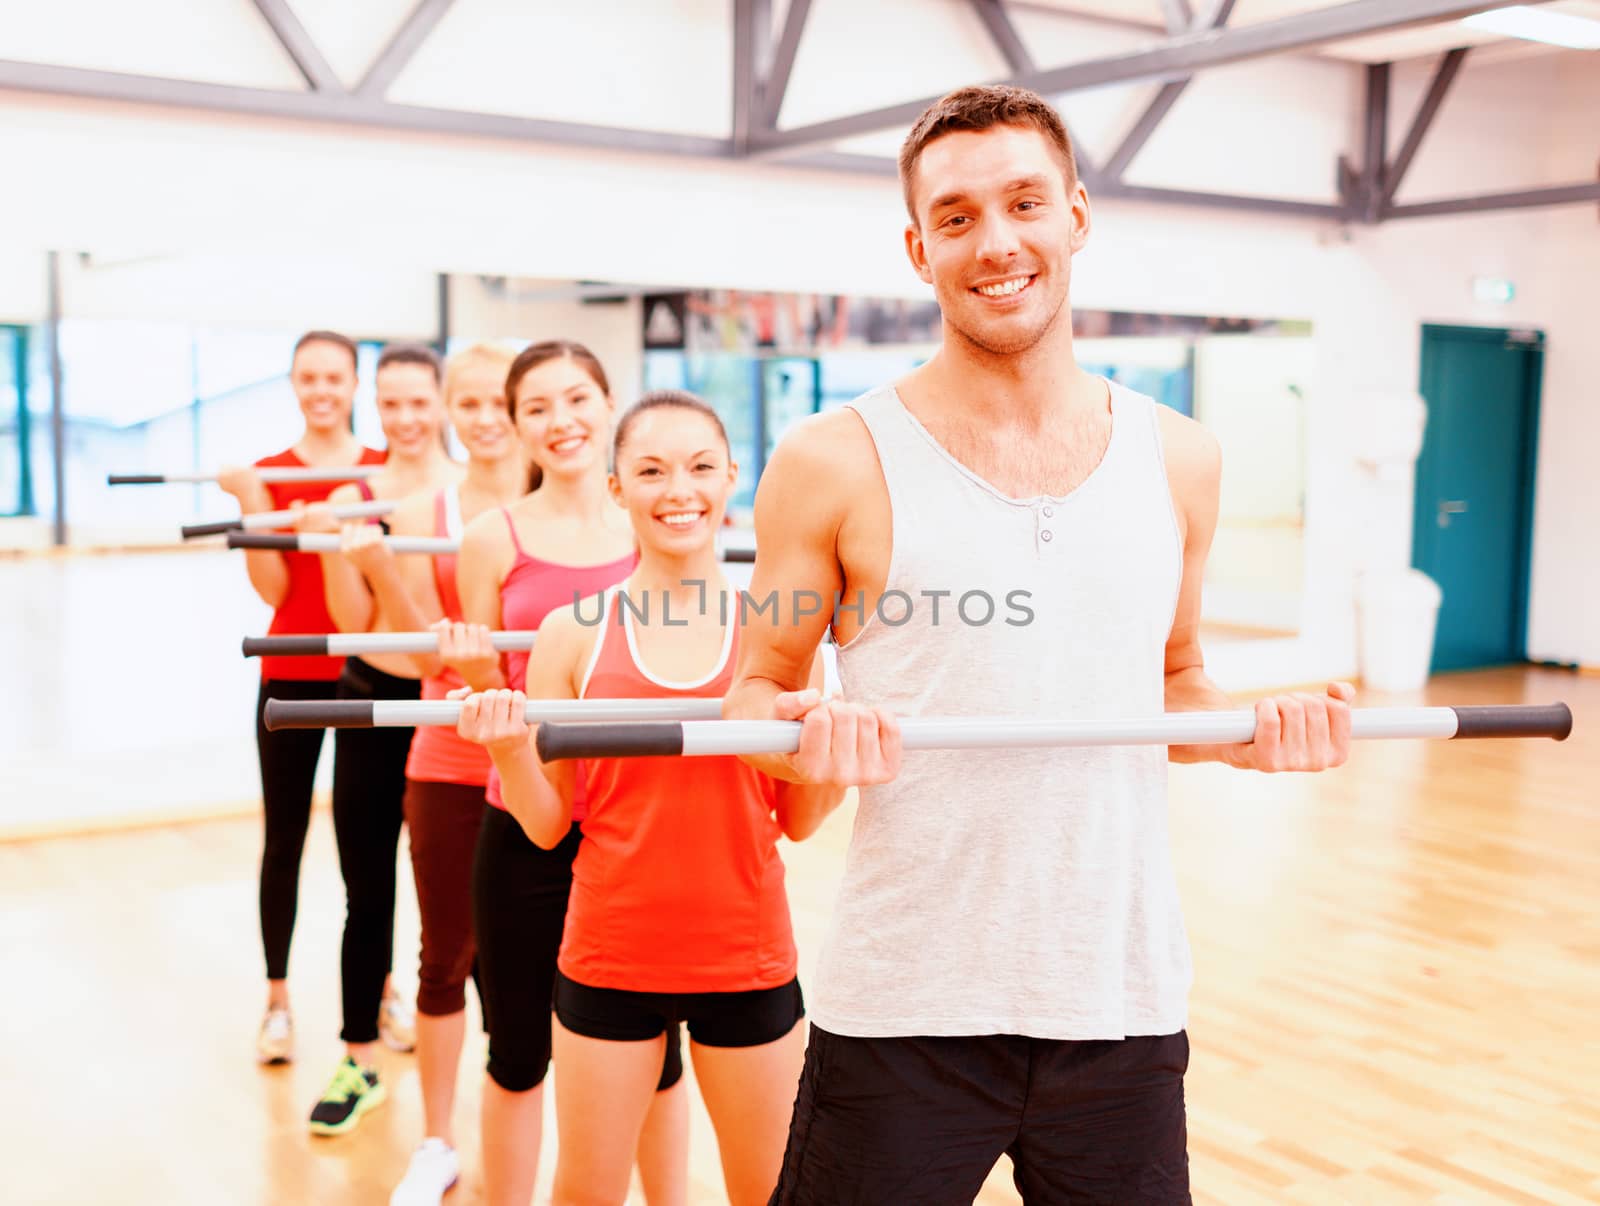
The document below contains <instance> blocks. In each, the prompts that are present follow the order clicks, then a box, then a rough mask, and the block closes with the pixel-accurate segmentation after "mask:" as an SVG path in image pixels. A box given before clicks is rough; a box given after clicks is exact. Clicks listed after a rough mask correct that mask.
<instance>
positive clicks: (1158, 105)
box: [1105, 0, 1234, 180]
mask: <svg viewBox="0 0 1600 1206" xmlns="http://www.w3.org/2000/svg"><path fill="white" fill-rule="evenodd" d="M1180 2H1182V0H1180ZM1233 4H1234V0H1218V3H1217V6H1216V7H1215V8H1213V9H1212V10H1211V16H1210V17H1209V18H1208V19H1207V21H1208V24H1207V28H1208V29H1221V28H1222V27H1223V26H1224V25H1226V24H1227V21H1228V18H1229V17H1230V16H1232V15H1233ZM1191 20H1192V18H1191ZM1188 86H1189V80H1188V79H1181V80H1169V81H1167V82H1166V83H1165V84H1162V85H1161V87H1160V88H1159V89H1158V90H1157V91H1156V94H1155V96H1154V97H1153V98H1152V99H1151V101H1150V103H1149V104H1148V105H1146V106H1145V110H1144V112H1143V113H1141V114H1139V118H1138V120H1137V121H1135V122H1134V123H1133V128H1132V129H1130V130H1129V131H1128V132H1127V134H1125V135H1124V136H1123V139H1122V144H1121V145H1120V146H1118V147H1117V149H1116V150H1115V151H1113V152H1112V153H1111V158H1110V159H1108V160H1107V161H1106V166H1105V175H1106V177H1107V178H1108V179H1110V180H1121V179H1122V177H1123V174H1124V173H1125V172H1126V171H1127V170H1128V165H1129V164H1131V163H1132V162H1133V160H1134V157H1135V156H1136V155H1138V154H1139V152H1140V151H1142V150H1144V144H1145V143H1147V142H1149V141H1150V135H1152V134H1154V133H1155V132H1156V127H1157V126H1159V125H1160V124H1161V123H1162V121H1164V120H1165V119H1166V116H1167V113H1168V112H1169V111H1170V110H1171V109H1172V106H1173V105H1175V104H1177V103H1178V98H1179V97H1180V96H1182V95H1183V90H1184V89H1185V88H1187V87H1188Z"/></svg>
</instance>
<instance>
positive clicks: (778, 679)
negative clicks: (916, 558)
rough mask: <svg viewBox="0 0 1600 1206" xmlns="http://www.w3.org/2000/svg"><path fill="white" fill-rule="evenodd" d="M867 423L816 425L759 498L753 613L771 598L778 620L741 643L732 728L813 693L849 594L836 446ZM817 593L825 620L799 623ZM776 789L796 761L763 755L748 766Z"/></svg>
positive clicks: (765, 478)
mask: <svg viewBox="0 0 1600 1206" xmlns="http://www.w3.org/2000/svg"><path fill="white" fill-rule="evenodd" d="M847 425H848V427H849V428H855V429H858V427H859V420H857V419H856V418H855V417H854V416H853V415H850V414H848V413H846V412H843V411H838V412H833V413H830V414H827V415H823V416H820V417H818V418H816V419H812V420H809V421H808V422H805V423H802V424H801V425H800V426H798V427H796V428H795V429H794V430H793V431H791V432H790V433H789V434H788V435H787V436H785V437H784V439H783V440H782V442H781V443H779V445H778V448H777V450H776V452H774V453H773V456H772V460H771V462H770V463H769V464H768V465H767V467H766V470H765V472H763V473H762V475H761V484H760V485H759V486H758V487H757V489H756V505H755V524H756V548H757V550H758V551H757V554H756V564H755V571H754V574H753V576H752V578H751V582H750V592H749V593H750V597H751V599H752V600H753V601H754V603H756V604H759V603H761V602H762V601H764V600H765V599H766V597H767V595H768V593H769V592H771V593H773V594H775V595H776V597H777V599H778V614H777V616H776V617H775V618H770V613H769V615H759V616H758V615H757V614H756V612H755V611H754V610H753V608H752V609H751V610H749V611H747V613H746V618H747V622H746V624H745V625H744V628H743V629H742V631H741V633H740V639H739V662H738V665H737V667H736V668H735V670H734V676H733V685H732V687H731V688H730V689H729V691H728V693H727V695H726V696H725V697H724V699H723V706H722V714H723V716H724V717H725V718H727V719H729V720H770V719H771V718H772V716H773V714H774V701H775V700H776V699H777V698H778V696H779V695H781V694H784V693H785V692H790V691H799V690H802V689H803V688H805V686H806V685H807V683H808V682H809V681H810V679H811V672H812V666H813V660H814V658H815V655H816V652H817V647H818V646H819V645H820V644H821V642H822V637H823V634H824V633H825V632H826V631H827V627H828V622H829V619H830V614H831V610H832V606H833V601H834V599H835V598H837V597H838V595H839V594H840V593H841V592H842V590H843V586H844V571H843V568H842V567H841V565H840V563H839V553H838V538H839V530H840V527H841V525H842V524H843V522H844V516H845V512H846V509H847V507H848V503H849V498H850V495H849V492H848V491H849V486H850V481H849V478H848V475H841V472H840V464H839V458H838V457H837V452H836V450H837V446H838V443H839V440H840V438H841V437H845V438H850V437H852V436H855V435H857V434H858V432H857V430H849V431H847V430H846V427H847ZM805 591H813V592H815V593H816V595H817V596H819V597H820V598H821V599H822V601H823V602H822V607H821V609H820V611H819V613H818V614H816V615H811V616H804V617H801V616H798V615H797V614H796V612H797V610H798V609H797V608H796V607H794V606H793V605H792V604H793V601H794V600H795V599H796V598H797V597H804V596H803V594H802V592H805ZM745 761H746V762H748V763H749V764H750V765H751V766H753V767H755V768H756V769H757V770H759V771H762V772H764V773H765V774H768V775H771V776H772V777H773V778H774V779H778V780H780V781H785V782H789V783H798V782H800V775H799V773H798V772H797V770H796V769H795V765H794V756H793V755H789V754H760V755H750V756H748V757H746V758H745Z"/></svg>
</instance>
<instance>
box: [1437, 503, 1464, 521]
mask: <svg viewBox="0 0 1600 1206" xmlns="http://www.w3.org/2000/svg"><path fill="white" fill-rule="evenodd" d="M1466 509H1467V504H1466V502H1465V501H1464V500H1461V499H1446V498H1441V499H1440V500H1439V526H1440V527H1441V528H1448V527H1449V526H1450V517H1451V516H1452V515H1461V514H1464V513H1465V512H1466Z"/></svg>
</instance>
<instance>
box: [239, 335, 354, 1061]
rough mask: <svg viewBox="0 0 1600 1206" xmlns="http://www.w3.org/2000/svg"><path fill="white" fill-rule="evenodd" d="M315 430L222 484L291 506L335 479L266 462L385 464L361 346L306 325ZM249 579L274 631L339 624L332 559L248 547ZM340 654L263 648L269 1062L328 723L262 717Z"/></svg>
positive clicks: (286, 1033) (303, 351)
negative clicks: (325, 581)
mask: <svg viewBox="0 0 1600 1206" xmlns="http://www.w3.org/2000/svg"><path fill="white" fill-rule="evenodd" d="M289 385H290V387H291V388H292V389H293V390H294V396H295V400H296V402H298V403H299V405H300V413H301V415H302V416H304V419H305V431H304V432H303V433H302V435H301V436H300V439H299V440H298V441H297V442H296V443H295V444H294V446H293V447H291V448H286V449H284V451H282V452H279V453H276V454H275V455H273V456H268V457H263V458H262V459H261V460H259V461H257V462H256V463H255V464H254V465H250V466H237V467H233V468H228V469H224V470H223V471H222V472H221V473H219V474H218V475H217V484H218V485H219V486H221V487H222V489H224V490H226V491H227V492H228V493H229V494H231V495H233V496H234V497H235V498H237V499H238V500H239V510H240V512H241V513H243V514H246V515H249V514H253V513H258V512H261V511H281V510H286V509H287V508H288V507H290V506H291V505H292V504H295V503H314V502H320V501H321V500H323V499H325V498H327V497H328V495H329V493H330V492H331V491H332V490H333V489H334V488H335V487H336V486H337V484H338V483H336V482H285V483H274V484H272V485H267V484H265V483H263V482H262V480H261V478H260V477H259V476H258V475H257V474H256V470H257V469H259V468H268V467H272V468H276V467H280V466H289V467H295V468H301V467H306V466H312V465H315V466H321V467H327V466H348V465H376V464H381V463H382V462H383V459H384V457H383V453H381V452H379V451H377V450H376V449H372V448H363V447H362V446H361V444H360V442H359V441H358V440H357V439H356V438H355V437H354V436H353V435H351V434H350V409H351V407H352V405H353V404H354V400H355V393H356V345H355V344H354V343H352V342H351V341H350V340H349V339H347V338H346V337H345V336H343V335H340V334H338V333H337V332H334V331H308V332H307V333H306V334H305V335H302V336H301V337H300V339H299V340H298V341H297V342H296V343H295V346H294V352H293V354H292V356H291V357H290V360H289ZM239 555H240V556H242V557H243V558H244V562H245V570H246V572H247V573H248V574H249V575H250V585H251V586H253V587H254V588H255V591H256V594H258V595H260V596H261V601H262V602H264V603H265V604H266V605H267V606H268V607H270V608H272V624H271V627H270V628H269V629H268V631H269V632H271V633H274V634H278V633H296V634H298V633H323V632H332V631H333V620H332V618H331V617H330V616H329V615H328V608H327V604H326V602H325V601H324V599H323V589H322V562H321V561H320V559H318V557H317V556H316V555H315V554H314V553H279V552H275V551H272V550H268V549H250V550H247V551H245V552H243V553H241V554H239ZM340 667H341V662H340V660H339V659H338V658H331V657H264V658H262V659H261V690H260V693H259V696H258V698H257V700H256V747H257V753H258V755H259V757H260V763H261V806H262V807H261V811H262V820H263V830H264V832H263V835H262V852H261V882H260V894H259V895H260V917H261V945H262V948H263V951H264V953H265V955H266V965H267V968H266V970H267V1009H266V1013H265V1015H264V1016H263V1017H262V1019H261V1027H260V1030H259V1031H258V1032H257V1035H256V1058H257V1060H258V1061H259V1062H261V1063H262V1064H285V1063H288V1062H289V1061H290V1060H291V1059H293V1058H294V1028H293V1023H292V1021H291V1019H290V1015H289V982H288V976H289V946H290V942H291V940H292V938H293V936H294V921H295V911H296V904H297V901H298V898H299V893H300V857H301V854H302V853H303V851H304V849H305V841H306V827H307V825H308V824H309V822H310V819H311V793H312V786H313V784H314V782H315V779H316V773H317V760H318V758H320V757H321V754H322V739H323V730H322V729H280V730H278V731H277V732H269V731H268V730H267V727H266V724H265V722H264V721H263V720H262V716H263V713H264V709H265V708H266V703H267V700H269V699H332V698H333V697H334V692H335V689H336V682H337V680H338V678H339V670H340Z"/></svg>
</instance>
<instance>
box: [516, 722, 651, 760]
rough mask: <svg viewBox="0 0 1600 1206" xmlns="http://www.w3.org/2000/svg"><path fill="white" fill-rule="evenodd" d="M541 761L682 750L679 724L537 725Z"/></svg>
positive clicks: (645, 755) (644, 755)
mask: <svg viewBox="0 0 1600 1206" xmlns="http://www.w3.org/2000/svg"><path fill="white" fill-rule="evenodd" d="M533 744H534V748H535V749H536V750H538V751H539V760H540V761H541V762H556V761H559V760H560V759H562V758H659V757H676V756H677V755H679V754H681V753H683V724H682V722H681V721H677V720H639V721H628V722H625V723H616V724H551V723H549V722H548V721H546V722H543V723H541V724H540V725H539V728H538V730H537V731H536V732H535V733H534V737H533Z"/></svg>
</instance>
